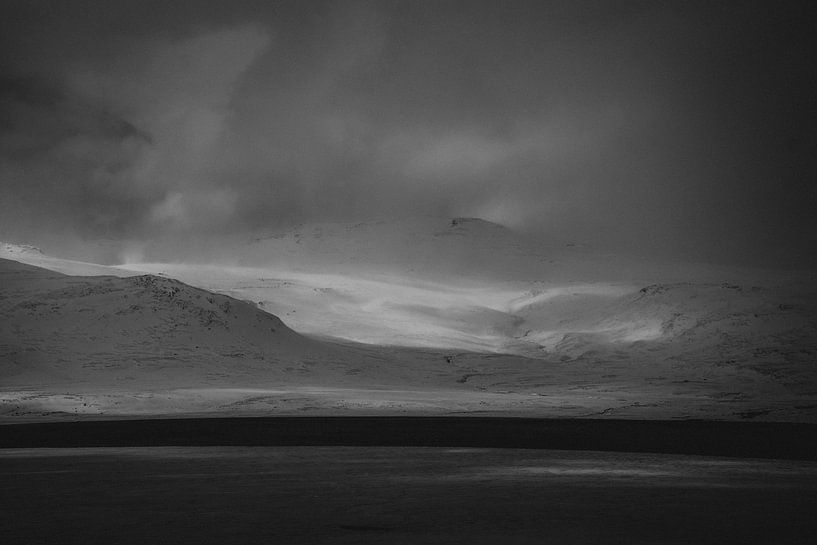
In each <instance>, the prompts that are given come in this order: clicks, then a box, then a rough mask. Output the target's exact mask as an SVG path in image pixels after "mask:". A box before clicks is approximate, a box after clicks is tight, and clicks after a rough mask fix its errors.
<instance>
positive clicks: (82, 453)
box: [0, 446, 817, 545]
mask: <svg viewBox="0 0 817 545" xmlns="http://www.w3.org/2000/svg"><path fill="white" fill-rule="evenodd" d="M0 482H2V489H3V494H2V495H0V513H2V517H0V526H2V536H3V542H4V543H20V544H23V543H25V544H32V545H33V544H46V543H47V544H55V543H66V544H74V543H76V544H80V543H81V544H89V545H91V544H111V543H117V544H131V543H133V544H137V543H138V544H142V543H213V544H220V545H224V544H261V543H264V544H270V543H282V544H300V543H342V544H343V543H395V544H408V543H412V544H416V543H421V544H422V543H429V544H430V543H446V544H448V543H451V544H457V543H463V544H465V543H467V544H469V545H470V544H475V543H537V544H539V543H559V544H574V543H575V544H588V543H596V544H599V543H604V544H607V543H611V544H612V543H616V544H617V543H627V544H639V543H644V544H647V543H649V544H665V543H666V544H669V543H672V544H678V543H695V544H709V543H711V544H724V543H734V544H742V545H743V544H750V543H764V544H767V543H768V544H771V543H775V544H780V543H783V544H786V543H790V544H795V543H797V544H806V543H809V544H811V543H814V536H815V535H817V518H815V517H814V512H815V506H817V463H815V462H813V461H785V460H768V459H765V460H764V459H738V458H723V457H704V456H688V455H668V454H643V453H642V454H632V453H611V452H588V451H568V450H559V451H555V450H535V449H475V448H444V447H338V446H325V447H314V446H312V447H303V446H301V447H296V446H290V447H280V446H279V447H270V446H267V447H246V446H233V447H106V448H100V447H93V448H57V449H54V448H39V449H0Z"/></svg>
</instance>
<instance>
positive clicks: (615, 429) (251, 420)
mask: <svg viewBox="0 0 817 545" xmlns="http://www.w3.org/2000/svg"><path fill="white" fill-rule="evenodd" d="M142 446H191V447H193V446H399V447H425V446H428V447H491V448H532V449H570V450H596V451H617V452H652V453H667V454H696V455H710V456H732V457H744V458H780V459H795V460H817V424H805V423H780V422H727V421H703V420H680V421H672V420H664V421H661V420H613V419H547V418H512V417H480V416H467V417H418V416H358V417H347V416H343V417H331V416H329V417H247V418H153V419H142V420H118V419H107V420H86V421H74V422H40V423H21V424H6V425H0V448H27V447H142Z"/></svg>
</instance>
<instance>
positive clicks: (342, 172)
mask: <svg viewBox="0 0 817 545" xmlns="http://www.w3.org/2000/svg"><path fill="white" fill-rule="evenodd" d="M809 4H810V3H809V2H802V3H786V2H766V3H751V2H734V3H730V2H660V1H650V2H576V1H571V2H542V1H538V2H499V1H496V2H482V3H478V2H472V1H468V2H437V1H430V0H429V1H425V2H420V1H414V2H371V3H362V2H329V3H320V2H314V1H308V2H307V1H302V2H269V1H259V2H236V1H230V2H226V1H223V2H215V1H210V2H207V1H203V2H164V1H162V2H150V1H145V0H141V1H139V2H109V1H71V2H62V1H57V0H54V1H51V2H42V1H33V0H25V1H19V2H18V1H9V0H4V1H3V2H2V4H0V192H2V193H1V195H2V199H1V200H0V238H4V239H12V240H17V241H21V242H23V241H30V242H34V243H37V242H38V241H41V240H47V239H49V237H53V236H55V234H59V235H60V236H66V237H76V238H77V239H98V238H109V239H120V238H129V239H133V238H135V239H140V238H144V239H147V238H153V237H157V236H160V235H161V236H164V237H170V238H173V237H176V238H178V239H183V238H184V237H187V236H190V234H191V233H202V234H204V235H205V236H213V237H216V236H218V235H219V234H223V233H230V234H235V233H242V232H254V231H259V230H268V229H272V228H279V227H284V226H287V225H289V224H292V223H296V222H303V221H361V220H366V219H382V218H387V217H389V216H407V215H414V214H447V215H469V216H479V217H483V218H485V219H490V220H494V221H498V222H501V223H505V224H507V225H509V226H512V227H517V228H520V229H523V230H526V231H529V232H532V233H536V234H540V235H541V236H542V237H546V238H551V237H556V238H560V239H571V240H578V241H583V242H588V243H591V244H593V245H596V246H597V247H599V248H602V249H604V250H610V251H623V252H637V253H646V254H655V255H669V256H676V257H680V258H684V259H696V260H705V261H717V262H727V263H751V264H757V265H766V266H776V265H783V266H801V267H802V266H810V267H814V266H817V252H815V251H814V248H817V219H815V212H817V190H816V189H815V172H817V169H816V168H815V166H817V165H815V157H817V129H816V128H815V127H816V125H817V108H816V107H815V100H816V99H815V97H817V73H815V72H817V68H815V67H817V48H815V47H813V46H812V44H811V43H809V42H810V40H809V38H810V36H811V34H813V33H814V29H815V28H817V16H815V13H816V12H815V9H814V8H811V7H810V5H809Z"/></svg>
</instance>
